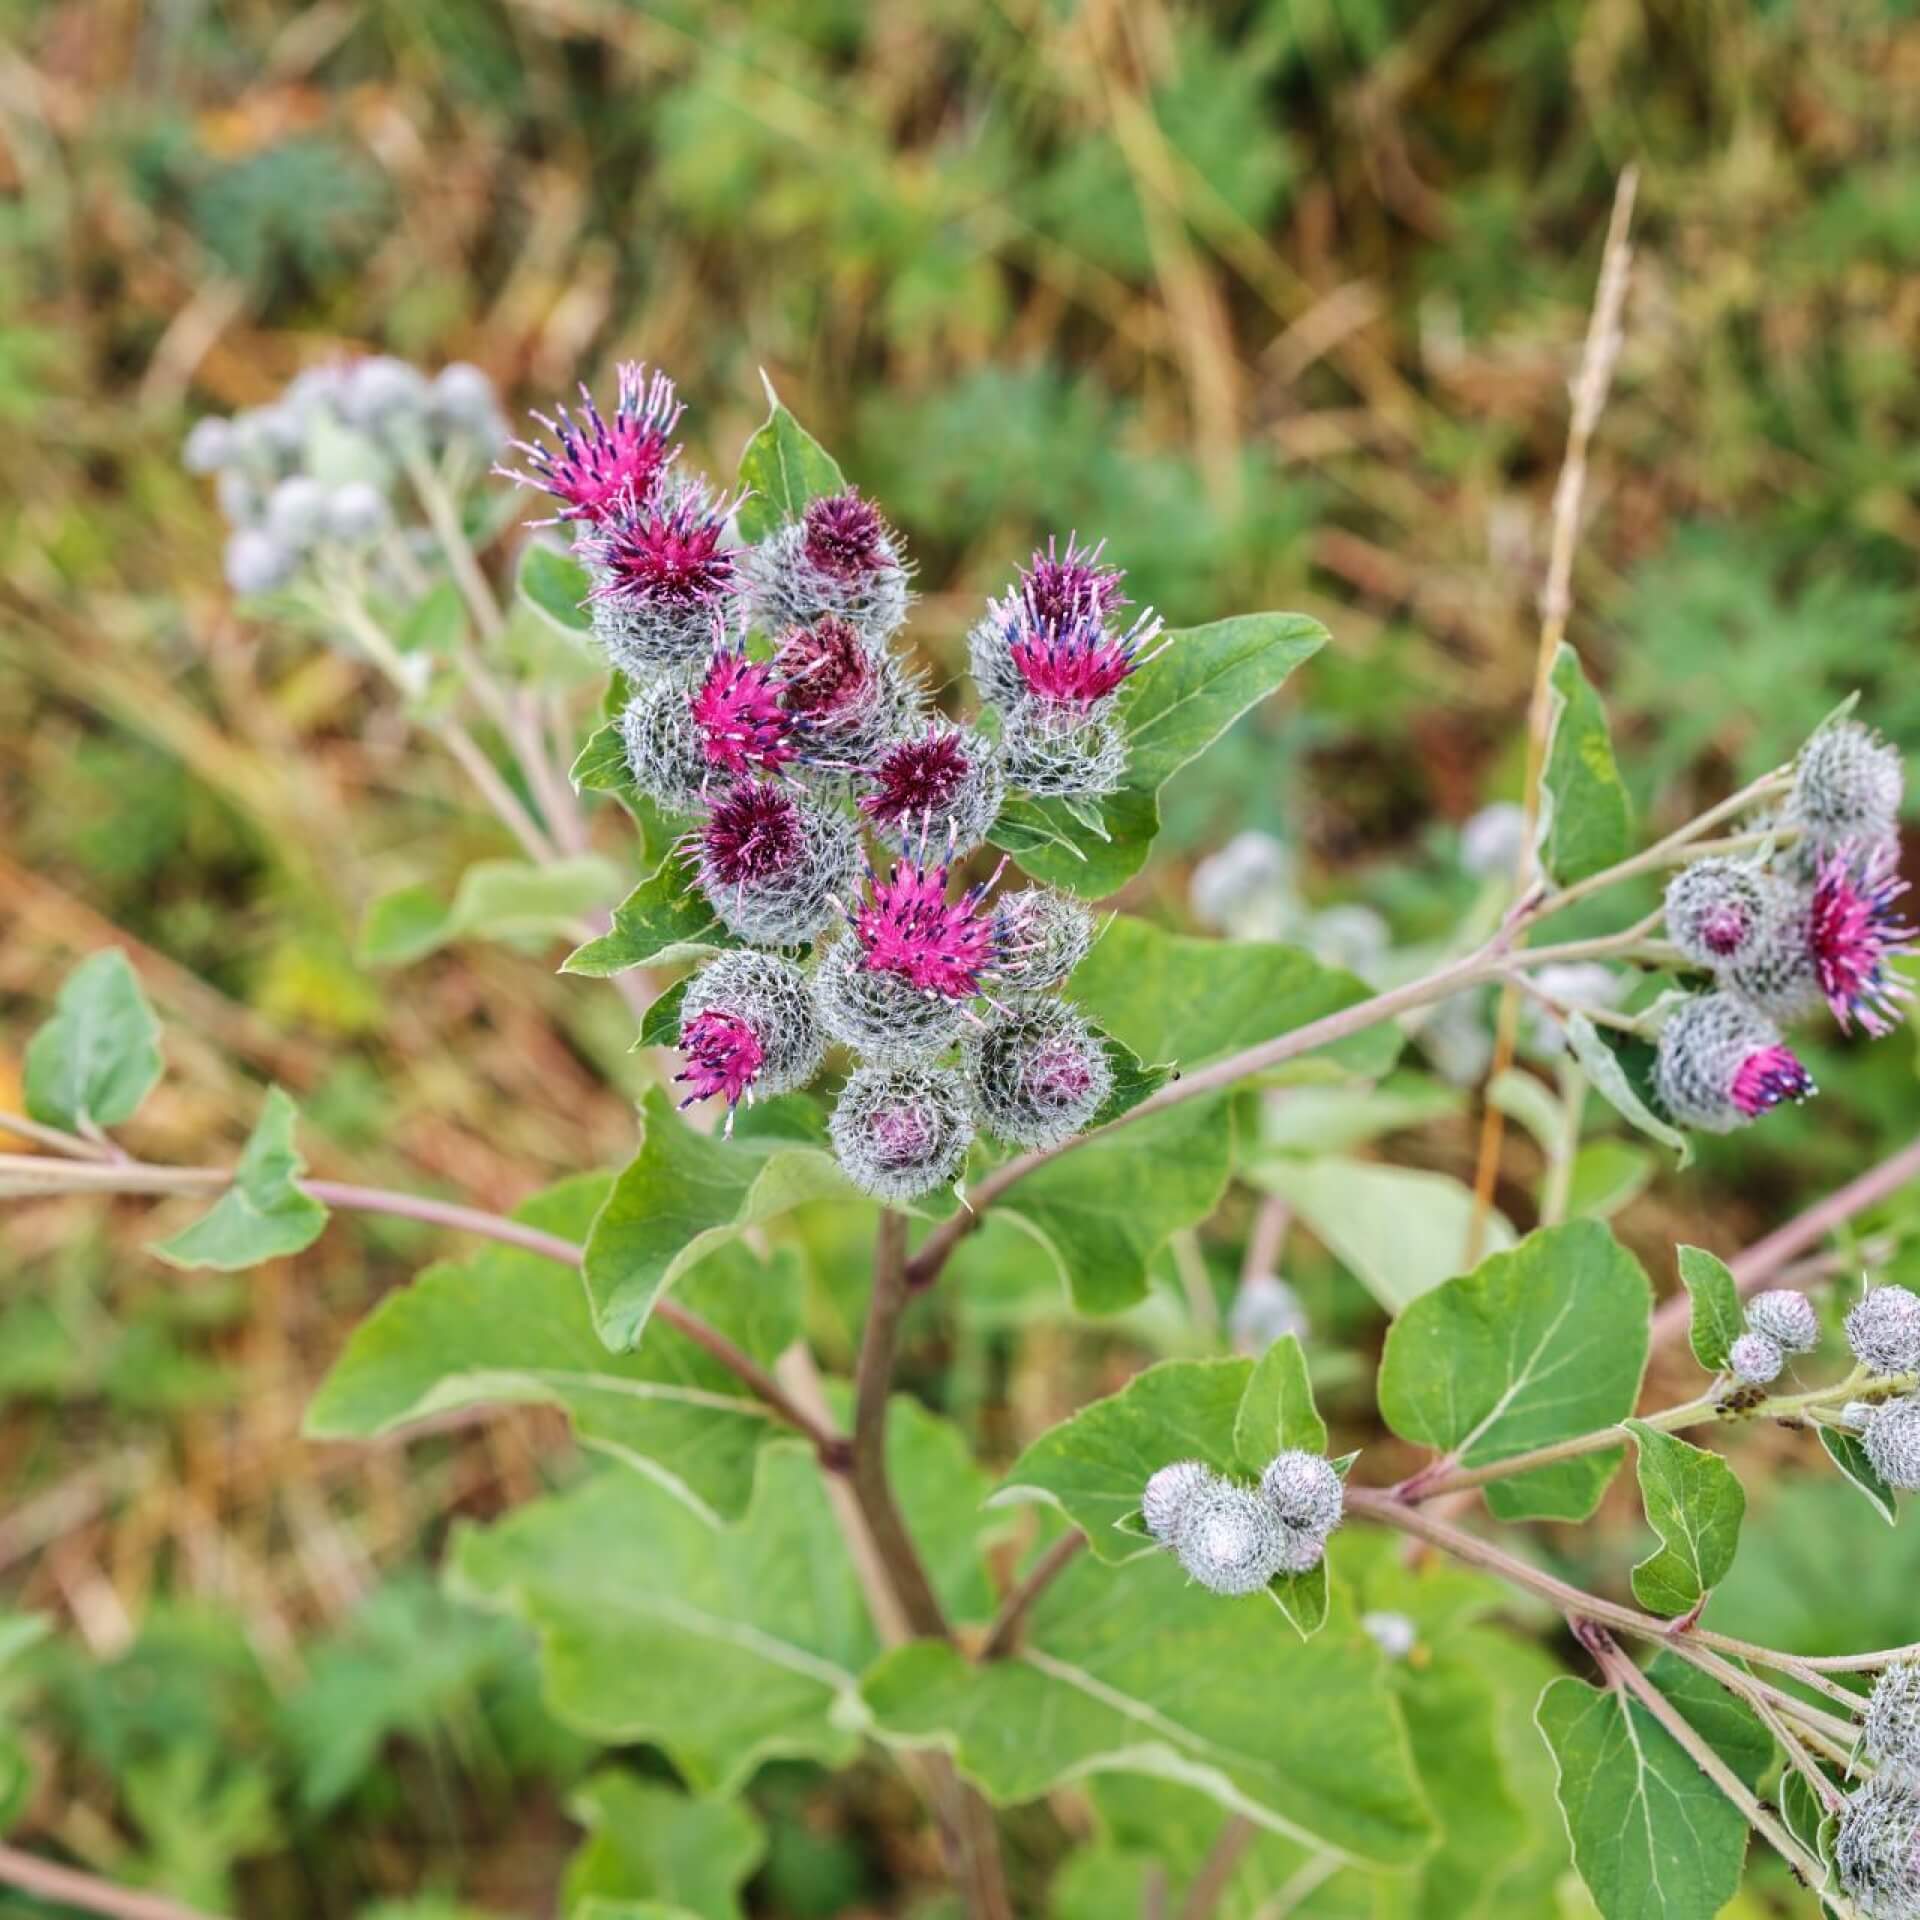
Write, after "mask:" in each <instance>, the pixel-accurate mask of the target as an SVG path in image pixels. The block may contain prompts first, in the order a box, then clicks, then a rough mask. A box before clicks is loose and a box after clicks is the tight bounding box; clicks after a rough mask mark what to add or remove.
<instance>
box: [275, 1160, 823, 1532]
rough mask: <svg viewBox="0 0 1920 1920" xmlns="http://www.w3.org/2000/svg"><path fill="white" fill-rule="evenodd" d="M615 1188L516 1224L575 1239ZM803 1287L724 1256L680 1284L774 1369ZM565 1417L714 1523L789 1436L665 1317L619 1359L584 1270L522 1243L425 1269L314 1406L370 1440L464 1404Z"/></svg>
mask: <svg viewBox="0 0 1920 1920" xmlns="http://www.w3.org/2000/svg"><path fill="white" fill-rule="evenodd" d="M611 1185H612V1181H611V1179H610V1178H609V1177H608V1176H607V1175H605V1174H587V1175H582V1176H581V1177H579V1178H578V1179H574V1180H570V1181H567V1182H564V1183H563V1184H562V1185H560V1186H558V1187H555V1188H552V1189H551V1190H549V1191H548V1192H547V1193H544V1194H541V1195H539V1196H538V1197H537V1198H536V1199H534V1200H531V1201H529V1202H528V1203H527V1204H526V1205H525V1206H523V1207H521V1208H519V1209H518V1210H517V1211H516V1212H515V1214H514V1218H515V1219H516V1220H519V1221H522V1222H524V1223H525V1224H526V1225H528V1226H532V1227H537V1228H538V1229H540V1231H542V1232H544V1233H550V1234H554V1235H556V1236H558V1237H559V1238H561V1239H563V1240H572V1241H576V1242H577V1241H579V1240H580V1239H582V1238H583V1237H584V1236H585V1234H586V1232H587V1229H588V1227H589V1226H590V1225H591V1223H592V1221H593V1217H594V1214H595V1213H596V1211H597V1210H598V1209H599V1207H600V1206H601V1204H602V1202H603V1201H604V1200H605V1198H606V1195H607V1192H608V1190H609V1188H610V1187H611ZM802 1284H803V1283H802V1277H801V1273H800V1268H799V1266H798V1263H797V1262H796V1261H795V1260H794V1259H793V1258H792V1257H791V1256H790V1255H789V1256H787V1257H784V1258H778V1259H775V1260H773V1261H771V1262H769V1263H767V1264H765V1265H763V1264H762V1263H761V1262H760V1261H759V1260H757V1259H755V1258H754V1257H753V1256H752V1255H751V1254H750V1253H748V1251H747V1250H746V1249H745V1248H744V1247H740V1246H734V1247H728V1248H723V1249H720V1250H719V1251H717V1252H716V1253H714V1254H713V1255H711V1256H710V1257H709V1258H707V1259H705V1260H703V1261H701V1262H700V1264H699V1265H698V1266H696V1267H695V1268H694V1269H693V1270H692V1271H691V1272H690V1273H688V1274H687V1275H686V1276H685V1279H684V1280H683V1282H682V1283H681V1288H680V1297H681V1300H682V1303H683V1304H684V1305H685V1306H686V1307H687V1308H688V1309H689V1310H690V1311H691V1312H694V1313H697V1314H698V1315H700V1317H701V1318H702V1319H704V1320H705V1321H707V1322H708V1324H709V1325H711V1326H714V1327H716V1328H718V1330H719V1331H720V1332H721V1333H723V1334H725V1335H726V1337H727V1338H728V1339H729V1340H731V1341H732V1342H733V1343H734V1344H735V1345H736V1346H738V1347H739V1348H741V1349H742V1351H744V1352H745V1353H746V1354H747V1355H748V1356H749V1357H750V1358H751V1359H754V1360H757V1361H759V1362H760V1363H761V1364H762V1365H763V1366H769V1367H770V1366H772V1364H773V1363H774V1362H775V1361H776V1360H777V1359H778V1358H779V1356H780V1355H781V1354H782V1353H784V1352H785V1351H786V1349H787V1348H788V1347H790V1346H791V1345H792V1344H793V1343H794V1341H795V1340H796V1339H798V1338H799V1335H800V1302H801V1292H802ZM524 1402H535V1403H539V1404H543V1405H548V1406H557V1407H560V1408H563V1409H564V1410H565V1411H566V1413H567V1415H568V1417H569V1418H570V1420H571V1421H572V1423H573V1429H574V1432H575V1433H576V1434H577V1435H578V1436H579V1439H580V1442H581V1444H582V1445H583V1446H587V1447H591V1448H593V1449H595V1450H596V1451H598V1452H601V1453H605V1454H607V1455H609V1456H610V1457H612V1458H613V1459H616V1460H619V1461H622V1462H623V1463H624V1464H626V1465H627V1466H629V1467H631V1468H633V1469H634V1470H635V1471H636V1472H638V1473H642V1474H645V1475H646V1476H647V1477H648V1478H649V1479H651V1480H653V1481H654V1482H655V1483H657V1484H658V1485H659V1486H661V1487H664V1488H665V1489H666V1490H667V1491H668V1492H669V1493H671V1494H673V1495H674V1496H675V1497H676V1498H677V1499H679V1500H681V1501H683V1502H684V1503H685V1504H686V1506H687V1507H688V1508H689V1509H691V1510H692V1511H693V1512H694V1513H696V1514H698V1515H700V1516H701V1517H702V1518H703V1519H705V1520H708V1521H710V1522H712V1523H713V1524H715V1525H718V1524H720V1523H722V1522H725V1521H734V1520H738V1519H739V1518H740V1516H741V1515H742V1514H743V1513H745V1512H746V1510H747V1505H748V1502H749V1500H750V1499H751V1497H752V1494H753V1476H754V1472H755V1469H756V1466H757V1463H758V1460H759V1456H760V1449H761V1447H762V1446H763V1445H764V1444H765V1443H766V1442H767V1441H768V1440H770V1439H775V1438H778V1437H780V1436H781V1435H782V1434H783V1432H784V1429H783V1428H781V1427H780V1426H779V1425H778V1424H776V1423H775V1422H774V1421H773V1419H772V1418H771V1416H770V1415H769V1414H768V1412H767V1409H766V1407H765V1406H764V1405H763V1404H762V1403H761V1402H760V1401H759V1400H757V1399H756V1398H755V1397H754V1396H753V1395H752V1394H750V1393H749V1392H748V1391H747V1390H746V1388H745V1387H743V1386H742V1385H741V1383H740V1381H739V1379H738V1378H737V1377H736V1376H735V1375H734V1374H733V1373H731V1372H730V1371H729V1370H728V1369H727V1368H725V1367H723V1366H722V1365H721V1364H720V1363H719V1362H718V1361H717V1360H715V1359H713V1358H712V1357H711V1356H710V1355H709V1354H708V1353H707V1352H706V1350H705V1349H704V1348H703V1347H700V1346H698V1345H696V1344H695V1343H694V1342H693V1341H691V1340H689V1339H688V1338H687V1337H686V1336H685V1335H684V1334H682V1333H680V1332H678V1331H676V1330H675V1329H674V1328H673V1327H671V1326H669V1325H667V1324H666V1323H665V1322H660V1323H658V1324H656V1325H654V1326H652V1327H651V1328H649V1329H648V1332H647V1337H646V1340H645V1342H644V1344H643V1345H642V1346H641V1347H640V1349H639V1350H638V1351H637V1352H633V1353H623V1354H618V1355H615V1354H610V1353H609V1352H608V1351H607V1349H606V1346H605V1345H604V1343H603V1342H602V1341H601V1339H600V1336H599V1334H598V1333H597V1332H596V1331H595V1329H594V1324H593V1316H592V1314H591V1312H590V1311H589V1309H588V1305H587V1296H586V1292H585V1289H584V1288H583V1287H582V1285H581V1281H580V1274H579V1271H578V1270H577V1269H576V1268H574V1267H570V1266H567V1265H565V1264H563V1263H561V1262H559V1261H556V1260H550V1259H547V1258H546V1257H545V1256H543V1255H541V1254H536V1253H532V1252H524V1251H522V1250H520V1249H519V1248H516V1247H508V1246H489V1247H483V1248H481V1249H480V1250H479V1251H477V1252H476V1253H475V1254H474V1255H473V1256H472V1257H471V1258H470V1259H467V1260H464V1261H462V1262H460V1263H458V1264H454V1263H451V1262H448V1263H445V1264H442V1265H439V1266H433V1267H429V1268H428V1269H427V1270H426V1271H425V1272H424V1273H422V1274H421V1275H420V1276H419V1277H418V1278H417V1279H416V1280H415V1281H414V1283H413V1284H412V1286H410V1287H404V1288H401V1289H399V1290H398V1291H396V1292H394V1293H391V1294H389V1295H388V1296H387V1297H386V1299H384V1300H383V1301H381V1303H380V1305H379V1306H378V1307H377V1308H375V1310H374V1311H373V1312H372V1313H371V1314H370V1315H368V1317H367V1318H366V1319H365V1320H363V1321H362V1322H361V1323H360V1325H359V1326H358V1327H356V1328H355V1329H354V1332H353V1335H352V1337H351V1338H350V1339H349V1340H348V1342H347V1345H346V1350H345V1351H344V1352H343V1353H342V1354H341V1356H340V1358H339V1359H338V1360H337V1361H336V1362H335V1363H334V1366H333V1369H332V1371H331V1372H330V1373H329V1374H328V1375H327V1377H326V1379H325V1380H324V1381H323V1382H322V1383H321V1386H320V1389H319V1391H318V1393H316V1394H315V1396H314V1398H313V1400H312V1402H311V1404H310V1405H309V1406H308V1408H307V1417H306V1432H307V1433H308V1435H309V1436H310V1437H311V1438H313V1439H316V1440H368V1439H373V1438H375V1437H377V1436H378V1435H381V1434H385V1433H391V1432H393V1431H394V1430H395V1429H397V1428H401V1427H405V1426H407V1425H408V1424H410V1423H411V1422H413V1421H416V1420H423V1419H427V1418H429V1417H430V1416H432V1415H434V1414H437V1413H445V1412H447V1411H449V1410H450V1409H452V1408H455V1407H465V1406H475V1405H489V1404H491V1405H504V1404H510V1403H524Z"/></svg>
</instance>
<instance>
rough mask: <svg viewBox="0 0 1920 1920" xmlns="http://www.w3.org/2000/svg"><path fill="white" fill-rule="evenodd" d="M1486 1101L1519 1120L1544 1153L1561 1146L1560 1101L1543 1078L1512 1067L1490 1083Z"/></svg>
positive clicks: (1511, 1118) (1513, 1118)
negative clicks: (1541, 1079)
mask: <svg viewBox="0 0 1920 1920" xmlns="http://www.w3.org/2000/svg"><path fill="white" fill-rule="evenodd" d="M1487 1104H1488V1105H1489V1106H1494V1107H1498V1108H1499V1109H1500V1111H1501V1112H1502V1113H1504V1114H1505V1115H1506V1116H1507V1118H1508V1119H1509V1120H1517V1121H1519V1123H1520V1124H1521V1125H1522V1126H1523V1127H1525V1128H1526V1130H1527V1131H1528V1133H1530V1134H1531V1135H1532V1136H1533V1142H1534V1145H1535V1146H1537V1147H1538V1148H1539V1149H1540V1151H1541V1152H1542V1153H1548V1154H1550V1153H1552V1152H1554V1151H1555V1150H1556V1149H1557V1147H1558V1146H1559V1144H1560V1132H1561V1126H1562V1120H1561V1108H1560V1102H1559V1100H1558V1099H1556V1098H1555V1096H1554V1094H1553V1091H1552V1089H1551V1088H1549V1087H1548V1086H1547V1085H1546V1084H1545V1082H1544V1081H1540V1080H1536V1079H1535V1078H1534V1076H1533V1075H1532V1074H1530V1073H1522V1072H1521V1071H1520V1069H1519V1068H1518V1067H1509V1068H1508V1069H1507V1070H1506V1072H1505V1073H1503V1074H1501V1075H1500V1077H1499V1078H1498V1079H1496V1080H1493V1081H1490V1082H1489V1083H1488V1085H1487Z"/></svg>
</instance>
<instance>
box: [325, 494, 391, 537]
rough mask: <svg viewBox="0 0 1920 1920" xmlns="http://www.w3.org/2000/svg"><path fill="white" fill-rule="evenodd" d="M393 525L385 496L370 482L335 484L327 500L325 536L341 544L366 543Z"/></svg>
mask: <svg viewBox="0 0 1920 1920" xmlns="http://www.w3.org/2000/svg"><path fill="white" fill-rule="evenodd" d="M392 524H393V509H392V508H391V507H390V506H388V505H387V496H386V495H385V494H384V493H382V492H381V491H380V489H379V488H378V487H376V486H375V485H373V483H372V482H371V481H368V480H349V481H347V482H346V483H345V484H344V485H343V486H338V487H335V488H334V490H333V492H332V494H331V495H330V496H329V498H328V500H327V536H328V538H329V539H332V540H338V541H339V542H340V543H341V544H342V545H343V546H349V547H360V546H365V545H367V544H368V543H369V542H370V541H374V540H378V539H379V538H380V536H381V535H382V534H383V533H385V532H386V530H387V529H388V528H389V527H390V526H392Z"/></svg>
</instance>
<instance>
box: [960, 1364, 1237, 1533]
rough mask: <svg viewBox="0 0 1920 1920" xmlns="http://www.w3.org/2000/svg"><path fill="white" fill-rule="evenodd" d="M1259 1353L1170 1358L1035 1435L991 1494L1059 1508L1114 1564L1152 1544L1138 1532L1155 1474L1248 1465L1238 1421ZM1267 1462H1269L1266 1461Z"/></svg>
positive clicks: (1231, 1470)
mask: <svg viewBox="0 0 1920 1920" xmlns="http://www.w3.org/2000/svg"><path fill="white" fill-rule="evenodd" d="M1253 1377H1254V1367H1253V1362H1252V1361H1251V1360H1163V1361H1162V1362H1161V1363H1160V1364H1159V1365H1158V1366H1153V1367H1148V1368H1147V1369H1146V1370H1145V1372H1143V1373H1137V1374H1135V1375H1134V1377H1133V1378H1132V1379H1131V1380H1129V1381H1128V1382H1127V1384H1126V1385H1125V1386H1124V1387H1122V1388H1121V1389H1120V1391H1119V1392H1118V1393H1113V1394H1109V1395H1108V1396H1107V1397H1106V1398H1105V1399H1104V1400H1096V1401H1094V1402H1093V1404H1092V1405H1091V1406H1086V1407H1082V1408H1081V1409H1080V1411H1079V1412H1078V1413H1076V1414H1074V1415H1072V1416H1071V1417H1070V1418H1068V1419H1066V1420H1063V1421H1061V1422H1060V1424H1059V1425H1058V1426H1056V1427H1050V1428H1049V1429H1048V1430H1047V1431H1046V1432H1045V1433H1043V1434H1042V1435H1041V1436H1040V1437H1039V1439H1037V1440H1036V1441H1034V1442H1033V1444H1032V1445H1031V1446H1029V1447H1028V1448H1027V1449H1026V1451H1025V1452H1024V1453H1022V1454H1021V1456H1020V1457H1019V1459H1018V1460H1016V1461H1015V1462H1014V1463H1013V1466H1012V1467H1011V1468H1010V1469H1009V1470H1008V1473H1007V1477H1006V1479H1005V1480H1004V1481H1002V1483H1001V1485H1000V1488H999V1490H998V1491H997V1492H996V1493H995V1494H994V1496H993V1504H994V1505H995V1506H1002V1505H1008V1504H1012V1503H1016V1502H1026V1501H1041V1502H1044V1503H1045V1504H1047V1505H1049V1506H1053V1507H1057V1508H1058V1509H1059V1510H1060V1511H1061V1512H1062V1513H1063V1514H1064V1515H1065V1516H1066V1517H1067V1519H1069V1520H1070V1521H1072V1522H1073V1524H1074V1525H1075V1526H1076V1527H1078V1528H1079V1529H1080V1531H1081V1532H1082V1533H1084V1534H1085V1535H1086V1536H1087V1545H1088V1546H1089V1547H1091V1548H1092V1549H1093V1551H1094V1553H1095V1554H1096V1555H1097V1556H1098V1557H1099V1558H1100V1559H1102V1560H1105V1561H1108V1562H1110V1563H1111V1564H1113V1565H1116V1566H1117V1565H1119V1564H1120V1563H1121V1562H1123V1561H1127V1560H1132V1559H1136V1558H1138V1556H1139V1555H1140V1553H1141V1552H1142V1551H1143V1550H1148V1549H1150V1548H1151V1542H1150V1541H1148V1539H1147V1538H1146V1536H1145V1535H1144V1534H1143V1533H1142V1532H1141V1531H1140V1530H1139V1526H1138V1516H1139V1512H1140V1495H1141V1492H1142V1490H1143V1489H1144V1488H1145V1486H1146V1484H1147V1480H1148V1478H1149V1477H1150V1476H1151V1475H1152V1474H1155V1473H1157V1472H1158V1471H1159V1470H1160V1469H1161V1468H1162V1467H1165V1466H1171V1465H1172V1463H1173V1462H1174V1461H1176V1460H1198V1461H1200V1462H1201V1463H1202V1464H1203V1465H1205V1466H1208V1467H1211V1468H1212V1469H1213V1470H1214V1471H1215V1472H1216V1473H1222V1474H1227V1475H1230V1476H1237V1475H1239V1474H1240V1473H1241V1471H1242V1467H1241V1460H1240V1449H1239V1446H1238V1444H1237V1435H1236V1429H1237V1427H1238V1424H1239V1419H1240V1408H1241V1403H1242V1402H1243V1401H1244V1400H1245V1398H1246V1397H1247V1391H1248V1386H1249V1383H1250V1382H1251V1381H1252V1379H1253ZM1262 1464H1263V1465H1264V1464H1265V1463H1264V1462H1263V1463H1262Z"/></svg>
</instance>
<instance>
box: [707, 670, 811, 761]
mask: <svg viewBox="0 0 1920 1920" xmlns="http://www.w3.org/2000/svg"><path fill="white" fill-rule="evenodd" d="M689 711H690V712H691V714H692V717H693V726H694V731H695V732H696V733H697V734H698V735H699V739H700V751H701V753H702V755H703V756H704V757H705V759H706V763H707V765H708V766H709V767H711V768H713V769H714V770H715V771H717V772H720V773H725V774H741V773H777V772H778V771H779V770H780V768H782V767H784V766H785V765H787V763H788V762H789V761H792V760H797V759H798V758H799V757H800V749H799V748H798V747H797V746H796V745H795V744H794V724H793V716H792V715H791V714H789V713H788V712H787V711H786V710H785V709H784V708H783V707H782V705H781V704H780V689H779V686H778V684H777V682H776V681H775V678H774V669H773V667H772V665H771V664H770V663H769V662H767V661H762V660H749V659H748V658H747V649H746V645H745V643H744V642H741V643H739V644H737V645H734V646H721V647H719V648H717V649H716V650H715V652H714V656H713V658H712V660H711V661H710V662H709V663H708V665H707V670H706V673H705V674H704V675H703V676H702V678H701V681H700V684H699V685H698V686H697V687H696V688H695V689H694V690H693V697H692V700H691V702H690V703H689Z"/></svg>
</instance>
